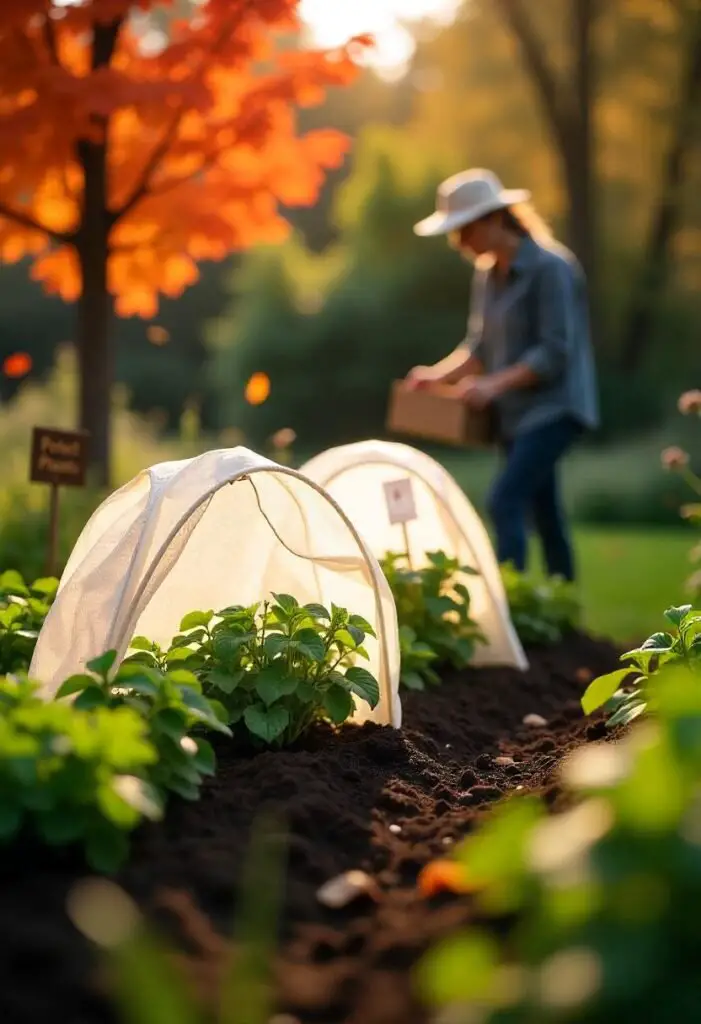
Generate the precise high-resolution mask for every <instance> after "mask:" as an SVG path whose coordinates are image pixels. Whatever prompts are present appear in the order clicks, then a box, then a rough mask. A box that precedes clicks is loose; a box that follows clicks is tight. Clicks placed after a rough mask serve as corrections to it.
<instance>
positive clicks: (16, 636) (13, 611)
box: [0, 569, 58, 675]
mask: <svg viewBox="0 0 701 1024" xmlns="http://www.w3.org/2000/svg"><path fill="white" fill-rule="evenodd" d="M57 589H58V580H56V579H54V578H52V577H51V578H49V577H45V578H42V579H37V580H34V582H33V583H32V584H29V585H28V584H26V583H25V581H24V579H23V578H22V576H21V575H20V573H18V572H15V571H14V570H13V569H9V570H8V571H7V572H4V573H2V575H0V675H5V674H6V673H7V672H20V671H22V670H24V669H27V668H28V667H29V663H30V661H31V660H32V655H33V653H34V648H35V646H36V642H37V637H38V636H39V630H40V629H41V627H42V624H43V622H44V619H45V618H46V616H47V615H48V614H49V608H50V607H51V604H52V603H53V600H54V597H55V596H56V591H57Z"/></svg>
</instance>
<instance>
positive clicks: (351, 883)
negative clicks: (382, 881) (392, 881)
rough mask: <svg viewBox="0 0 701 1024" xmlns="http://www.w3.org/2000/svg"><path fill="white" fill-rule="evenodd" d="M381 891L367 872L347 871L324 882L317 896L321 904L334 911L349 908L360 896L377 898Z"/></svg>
mask: <svg viewBox="0 0 701 1024" xmlns="http://www.w3.org/2000/svg"><path fill="white" fill-rule="evenodd" d="M378 895H379V890H378V888H377V885H376V884H375V882H374V881H373V880H372V878H371V877H370V875H368V874H366V873H365V871H346V872H345V874H343V875H338V876H337V877H336V878H331V879H330V880H329V881H328V882H324V884H323V885H322V886H321V888H320V889H319V890H318V892H317V894H316V896H317V899H318V900H319V902H320V903H323V904H324V906H325V907H330V908H331V909H332V910H340V909H341V908H342V907H346V906H348V904H349V903H352V902H353V900H355V899H357V898H358V897H359V896H370V897H371V898H372V899H375V898H377V896H378Z"/></svg>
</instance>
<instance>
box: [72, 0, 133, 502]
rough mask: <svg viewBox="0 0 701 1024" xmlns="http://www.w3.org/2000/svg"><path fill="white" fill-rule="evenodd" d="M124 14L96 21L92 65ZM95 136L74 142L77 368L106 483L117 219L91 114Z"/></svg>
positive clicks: (101, 59) (103, 146)
mask: <svg viewBox="0 0 701 1024" xmlns="http://www.w3.org/2000/svg"><path fill="white" fill-rule="evenodd" d="M122 23H123V19H117V20H116V21H113V22H110V23H108V24H98V25H96V26H95V29H94V34H93V50H92V70H93V71H97V70H99V69H100V68H104V67H108V66H109V64H110V62H111V60H112V57H113V55H114V50H115V47H116V44H117V39H118V37H119V32H120V29H121V26H122ZM93 124H94V127H95V129H96V133H95V136H96V137H95V140H94V141H93V140H92V139H91V140H87V139H85V140H83V141H81V142H79V143H78V145H77V157H78V160H79V162H80V165H81V168H82V171H83V204H82V210H81V218H80V227H79V228H78V231H77V232H76V237H75V246H76V250H77V253H78V261H79V264H80V272H81V276H82V285H81V295H80V300H79V302H78V326H77V342H78V346H77V347H78V359H79V373H80V399H79V416H80V426H81V427H82V429H83V430H87V431H88V433H89V434H90V441H89V445H88V451H89V469H90V476H91V481H92V482H94V483H95V484H97V486H99V487H108V486H109V484H110V468H111V467H110V454H111V444H110V442H111V437H110V434H111V430H110V427H111V419H112V384H113V382H114V372H115V360H114V351H113V344H112V315H113V309H112V299H111V297H110V295H109V293H108V291H107V260H108V256H109V236H110V231H111V230H112V227H113V225H114V222H115V218H114V215H113V214H112V213H111V212H110V210H109V189H108V180H107V175H108V172H107V147H108V144H109V122H108V120H107V118H102V117H95V118H94V119H93Z"/></svg>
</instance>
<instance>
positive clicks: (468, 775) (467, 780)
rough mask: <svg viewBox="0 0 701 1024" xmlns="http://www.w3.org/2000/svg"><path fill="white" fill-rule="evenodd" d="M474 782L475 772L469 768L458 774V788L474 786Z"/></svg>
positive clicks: (475, 779)
mask: <svg viewBox="0 0 701 1024" xmlns="http://www.w3.org/2000/svg"><path fill="white" fill-rule="evenodd" d="M476 782H477V776H476V775H475V773H474V772H473V771H471V770H470V769H469V768H466V769H465V771H464V772H463V773H462V775H461V776H460V788H461V789H469V788H470V786H474V784H475V783H476Z"/></svg>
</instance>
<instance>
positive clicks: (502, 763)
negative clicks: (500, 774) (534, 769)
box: [494, 755, 516, 768]
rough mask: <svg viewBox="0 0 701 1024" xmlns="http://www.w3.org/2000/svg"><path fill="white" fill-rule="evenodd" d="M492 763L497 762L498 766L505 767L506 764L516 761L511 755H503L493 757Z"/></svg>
mask: <svg viewBox="0 0 701 1024" xmlns="http://www.w3.org/2000/svg"><path fill="white" fill-rule="evenodd" d="M494 764H498V765H499V767H500V768H506V766H507V765H511V764H516V762H515V761H514V759H513V757H507V756H506V755H504V756H503V757H495V758H494Z"/></svg>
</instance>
